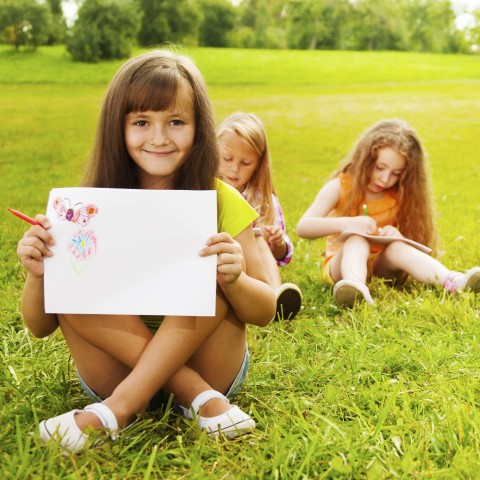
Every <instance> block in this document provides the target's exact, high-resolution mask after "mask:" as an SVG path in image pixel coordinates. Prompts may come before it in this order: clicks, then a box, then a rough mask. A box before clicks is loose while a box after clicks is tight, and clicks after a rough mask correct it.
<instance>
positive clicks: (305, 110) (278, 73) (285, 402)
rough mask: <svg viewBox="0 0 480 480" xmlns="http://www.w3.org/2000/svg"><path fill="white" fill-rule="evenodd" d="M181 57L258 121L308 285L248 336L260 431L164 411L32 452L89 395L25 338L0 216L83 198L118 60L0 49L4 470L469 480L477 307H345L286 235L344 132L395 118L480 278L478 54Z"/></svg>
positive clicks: (407, 296) (6, 223)
mask: <svg viewBox="0 0 480 480" xmlns="http://www.w3.org/2000/svg"><path fill="white" fill-rule="evenodd" d="M134 53H139V51H136V52H134ZM184 53H186V54H188V55H190V56H191V57H192V58H193V59H194V60H195V61H196V63H197V65H198V66H199V67H200V70H201V71H202V72H203V73H204V75H205V78H206V81H207V85H208V88H209V93H210V96H211V100H212V103H213V106H214V111H215V116H216V120H217V122H218V123H219V122H220V121H221V120H222V119H223V118H224V117H225V116H227V115H229V114H230V113H232V112H234V111H237V110H242V111H251V112H255V113H256V114H258V115H259V116H260V117H261V118H262V119H263V121H264V123H265V125H266V127H267V132H268V137H269V143H270V149H271V153H272V157H273V164H274V178H275V186H276V189H277V192H278V194H279V197H280V200H281V203H282V206H283V209H284V213H285V215H286V220H287V229H288V233H289V235H290V236H291V238H292V239H293V241H294V244H295V255H294V259H293V261H292V263H291V264H290V265H289V266H287V267H285V268H284V269H283V270H282V273H283V278H284V280H285V281H293V282H295V283H297V284H298V285H299V286H300V287H301V288H302V291H303V294H304V307H303V309H302V312H301V314H300V315H299V316H298V317H297V318H296V319H295V320H294V321H293V322H274V323H272V324H271V325H269V326H268V327H266V328H263V329H260V328H250V330H249V346H250V350H251V353H252V364H251V368H250V371H249V375H248V377H247V381H246V384H245V387H244V390H243V391H242V393H241V394H240V395H239V397H238V402H237V403H238V404H239V406H240V407H241V408H242V409H243V410H245V411H249V412H250V413H251V414H252V415H253V416H254V418H255V420H256V421H257V427H258V428H257V429H256V431H255V432H254V433H253V434H252V435H249V436H246V437H243V438H240V439H237V440H234V441H225V440H220V441H215V440H212V439H209V438H207V437H206V436H205V435H204V434H200V433H198V431H197V430H196V428H195V427H194V426H193V425H191V424H190V423H189V422H188V421H187V420H186V419H183V418H181V417H179V416H177V415H176V414H175V413H173V412H172V411H171V410H170V409H169V408H165V409H162V410H160V411H154V412H148V413H146V414H144V415H143V416H142V420H141V421H140V422H139V423H138V424H137V425H136V426H135V427H134V429H132V430H131V431H129V433H128V435H125V436H124V437H123V438H121V439H120V440H119V441H116V442H113V443H107V444H105V445H104V446H103V447H102V448H100V449H97V450H90V451H87V452H85V453H83V454H82V455H81V456H76V457H75V456H72V457H68V456H67V457H63V456H61V455H60V453H59V452H58V450H57V449H55V448H52V447H51V446H49V447H45V446H43V445H41V444H40V442H39V440H38V438H37V437H36V435H35V434H34V432H35V431H36V428H37V424H38V421H39V420H42V419H44V418H48V417H51V416H54V415H57V414H59V413H63V412H65V411H67V410H71V409H73V408H81V407H83V406H84V405H85V404H86V403H87V401H88V399H87V397H86V395H85V394H84V393H83V391H82V389H81V388H80V386H79V384H78V382H77V379H76V375H75V369H74V366H73V364H72V362H71V359H70V358H69V354H68V350H67V348H66V347H65V344H64V342H63V339H62V336H61V334H60V333H59V332H57V333H55V334H54V335H53V336H52V337H50V338H47V339H43V340H38V339H35V338H33V337H32V336H31V335H30V334H29V333H28V332H27V331H26V330H25V328H24V327H23V324H22V320H21V315H20V311H19V303H20V295H21V290H22V286H23V281H24V277H25V274H24V271H23V269H22V267H21V266H20V264H19V262H18V260H17V257H16V253H15V250H16V244H17V242H18V240H19V239H20V237H21V236H22V235H23V232H24V231H25V229H26V228H27V226H26V224H25V223H24V222H21V221H20V220H18V219H16V218H15V217H13V216H12V215H10V214H9V212H8V211H7V208H9V207H10V208H16V209H18V210H21V211H24V212H25V213H27V214H29V215H35V213H37V212H44V211H45V208H46V202H47V199H48V193H49V191H50V189H51V188H54V187H66V186H76V185H78V183H79V182H80V179H81V177H82V173H83V168H84V165H85V162H86V160H87V159H88V156H89V152H90V147H91V144H92V141H93V135H94V131H95V126H96V121H97V116H98V113H99V108H100V105H101V102H102V97H103V94H104V92H105V89H106V86H107V84H108V82H109V80H110V78H111V77H112V76H113V74H114V73H115V71H116V70H117V68H118V67H119V66H120V64H121V63H122V62H121V61H114V62H105V63H100V64H96V65H88V64H78V63H73V62H72V61H71V60H70V58H69V56H68V55H67V53H66V52H65V50H64V48H63V47H48V48H41V49H39V51H38V52H37V53H35V54H28V53H27V54H15V53H13V52H12V51H11V50H10V49H8V48H6V47H0V105H1V112H2V114H1V116H0V179H1V182H2V188H1V189H0V206H1V208H0V222H1V230H0V291H1V294H0V295H1V296H0V315H1V323H0V328H1V342H2V343H1V349H0V364H1V367H0V395H1V398H2V399H3V401H2V406H1V410H0V422H1V429H0V444H1V446H2V447H1V451H0V477H1V478H28V479H30V478H39V479H40V478H41V479H44V478H82V479H83V478H92V479H93V478H94V479H100V478H105V479H112V478H113V479H117V478H118V479H120V478H121V479H137V478H169V479H170V478H185V479H186V478H218V479H230V478H242V479H243V478H252V479H253V478H255V479H262V478H295V479H296V478H298V479H302V478H335V479H337V478H354V479H362V478H365V479H379V478H422V479H428V478H434V479H451V478H465V479H466V478H478V477H477V476H478V471H479V469H480V445H479V442H480V388H479V380H478V373H479V366H480V340H479V338H478V323H479V321H480V303H479V299H478V297H475V296H474V295H473V294H470V293H462V294H459V295H457V296H455V297H451V296H449V295H448V294H445V293H444V292H443V291H441V290H439V289H437V288H433V287H425V286H422V285H419V284H416V283H415V282H408V283H407V284H406V286H405V287H404V288H402V289H399V290H395V289H392V288H390V287H387V286H385V285H384V284H382V283H381V282H380V281H375V282H374V283H373V285H372V293H373V295H374V297H375V299H376V304H375V306H373V307H372V306H367V305H360V306H357V307H355V308H353V309H351V310H344V309H340V308H338V307H337V306H336V304H335V302H334V301H333V297H332V293H331V287H330V286H329V285H327V284H326V283H324V281H323V280H322V277H321V272H320V268H319V267H320V264H321V262H322V252H323V249H324V242H323V241H322V240H318V241H306V240H299V239H298V238H297V236H296V234H295V226H296V223H297V222H298V220H299V218H300V217H301V215H302V214H303V212H304V211H305V209H306V208H307V207H308V206H309V204H310V203H311V202H312V201H313V199H314V197H315V195H316V193H317V191H318V190H319V188H320V187H321V186H322V185H323V183H324V182H325V181H326V180H327V179H328V178H329V176H330V174H331V173H332V171H333V170H334V169H335V167H336V166H337V164H338V162H339V161H340V160H341V159H342V158H343V157H344V155H345V154H346V153H347V152H348V150H349V149H350V147H351V146H352V143H353V142H354V141H355V139H356V138H357V137H358V136H359V135H360V134H361V133H362V132H363V131H364V130H365V129H366V128H367V127H369V126H370V125H371V124H372V123H374V122H376V121H378V120H380V119H384V118H393V117H398V118H403V119H405V120H406V121H407V122H409V123H410V124H411V125H412V126H413V127H414V128H415V129H416V130H417V131H418V133H419V135H420V137H421V138H422V139H423V141H424V144H425V146H426V149H427V151H428V154H429V159H430V165H431V172H432V176H433V184H434V194H435V200H436V204H437V213H438V225H439V229H440V233H441V236H442V251H443V257H442V261H443V262H444V263H445V264H447V265H448V266H449V267H450V268H452V269H456V270H465V269H467V268H469V267H471V266H473V265H480V242H479V238H480V196H479V193H478V191H479V184H480V161H479V160H480V158H479V154H478V143H479V140H478V138H479V132H480V58H479V57H476V56H445V55H429V54H416V53H393V52H372V53H369V52H358V53H357V52H322V51H315V52H307V51H261V50H227V49H194V50H186V51H184ZM32 432H33V434H32Z"/></svg>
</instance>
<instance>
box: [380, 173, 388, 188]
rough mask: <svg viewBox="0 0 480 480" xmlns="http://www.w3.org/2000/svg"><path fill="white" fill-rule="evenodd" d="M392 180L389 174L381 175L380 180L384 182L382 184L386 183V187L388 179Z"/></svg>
mask: <svg viewBox="0 0 480 480" xmlns="http://www.w3.org/2000/svg"><path fill="white" fill-rule="evenodd" d="M389 178H390V174H389V173H388V172H382V174H381V175H380V180H381V181H382V183H384V184H385V185H386V184H387V183H388V179H389Z"/></svg>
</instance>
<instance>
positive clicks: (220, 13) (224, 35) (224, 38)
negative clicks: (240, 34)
mask: <svg viewBox="0 0 480 480" xmlns="http://www.w3.org/2000/svg"><path fill="white" fill-rule="evenodd" d="M200 5H201V9H202V14H203V15H202V17H203V19H202V22H201V23H200V29H199V45H200V46H204V47H227V46H228V33H229V32H230V31H232V30H233V27H234V26H235V23H236V16H237V15H236V9H235V7H234V6H233V5H232V4H231V3H230V2H229V1H228V0H202V1H201V3H200Z"/></svg>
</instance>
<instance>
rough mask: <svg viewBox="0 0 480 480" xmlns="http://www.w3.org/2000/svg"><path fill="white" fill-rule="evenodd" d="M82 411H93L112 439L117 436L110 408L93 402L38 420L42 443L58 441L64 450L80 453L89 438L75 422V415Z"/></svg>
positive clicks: (94, 442)
mask: <svg viewBox="0 0 480 480" xmlns="http://www.w3.org/2000/svg"><path fill="white" fill-rule="evenodd" d="M84 412H91V413H94V414H95V415H96V416H97V417H98V418H99V420H100V422H101V423H102V425H103V428H104V429H105V431H106V432H107V433H108V435H109V436H110V438H111V439H112V440H115V439H116V438H117V437H118V422H117V419H116V418H115V415H114V414H113V412H112V410H110V408H108V407H107V406H106V405H104V404H103V403H93V404H92V405H87V406H86V407H85V408H84V409H83V410H71V411H70V412H67V413H64V414H62V415H58V416H56V417H53V418H49V419H48V420H44V421H42V422H40V425H39V430H40V439H41V440H42V442H43V443H49V442H51V441H58V444H59V445H60V446H61V447H62V448H63V450H64V451H65V452H72V453H80V452H81V451H82V450H83V449H84V448H85V446H86V445H87V444H88V441H89V440H90V437H89V436H88V435H87V434H85V433H84V432H82V431H81V430H80V428H79V427H78V425H77V423H76V422H75V416H76V415H78V414H80V413H84ZM101 442H102V438H97V439H96V440H95V441H93V442H92V443H91V445H90V446H95V445H99V444H100V443H101Z"/></svg>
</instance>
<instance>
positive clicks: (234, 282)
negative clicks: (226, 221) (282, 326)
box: [200, 226, 276, 326]
mask: <svg viewBox="0 0 480 480" xmlns="http://www.w3.org/2000/svg"><path fill="white" fill-rule="evenodd" d="M214 254H217V282H218V285H219V286H220V288H221V289H222V291H223V293H224V295H225V297H226V298H227V300H228V303H229V304H230V307H231V308H232V310H233V311H234V313H235V315H236V317H237V318H238V319H239V320H240V321H242V322H245V323H251V324H254V325H258V326H265V325H268V324H269V323H270V321H271V320H272V319H273V317H274V315H275V309H276V299H275V293H274V291H273V289H272V288H271V287H270V286H269V285H268V284H267V283H266V277H265V274H264V271H263V268H264V267H263V262H262V259H261V257H260V253H259V251H258V248H257V244H256V240H255V237H254V235H253V229H252V227H251V226H249V227H248V228H246V229H245V230H243V231H242V232H241V233H239V234H238V235H237V236H236V237H235V239H233V238H232V237H231V236H230V235H229V234H228V233H225V232H223V233H218V234H216V235H214V236H213V237H211V238H210V239H209V240H208V242H207V247H206V248H204V249H203V250H202V251H201V252H200V255H202V256H207V255H214Z"/></svg>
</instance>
